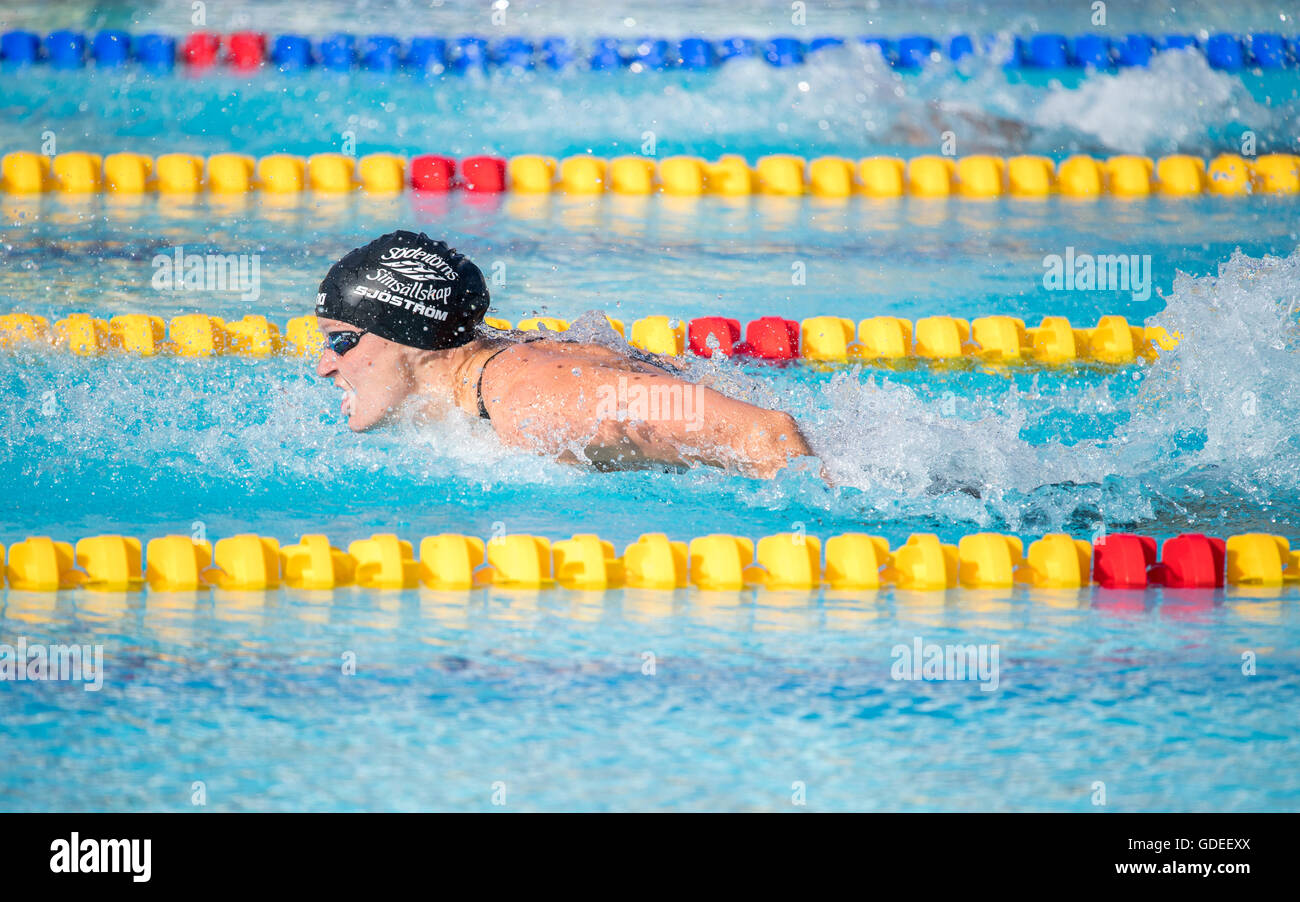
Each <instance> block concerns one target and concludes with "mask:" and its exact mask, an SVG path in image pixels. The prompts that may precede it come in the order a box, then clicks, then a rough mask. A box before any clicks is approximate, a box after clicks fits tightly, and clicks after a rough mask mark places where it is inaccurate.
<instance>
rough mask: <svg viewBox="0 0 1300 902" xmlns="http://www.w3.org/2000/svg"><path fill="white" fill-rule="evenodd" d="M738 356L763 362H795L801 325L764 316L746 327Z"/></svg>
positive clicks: (789, 320) (737, 347)
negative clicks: (744, 355) (745, 355)
mask: <svg viewBox="0 0 1300 902" xmlns="http://www.w3.org/2000/svg"><path fill="white" fill-rule="evenodd" d="M736 353H737V354H748V355H749V356H751V357H758V358H759V359H761V360H793V359H794V358H796V357H798V356H799V324H798V323H797V322H795V321H794V320H792V319H783V318H782V317H779V316H763V317H759V318H758V319H756V320H754V321H753V322H752V323H750V324H749V325H748V326H746V327H745V340H744V341H743V342H741V343H740V344H739V345H737V346H736Z"/></svg>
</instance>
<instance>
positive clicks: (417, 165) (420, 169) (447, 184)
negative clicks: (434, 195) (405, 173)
mask: <svg viewBox="0 0 1300 902" xmlns="http://www.w3.org/2000/svg"><path fill="white" fill-rule="evenodd" d="M455 178H456V161H455V160H453V159H452V158H451V157H442V156H438V155H437V154H424V155H423V156H419V157H412V158H411V187H412V188H414V189H415V190H416V191H438V192H443V191H450V190H451V186H452V182H453V180H454V179H455Z"/></svg>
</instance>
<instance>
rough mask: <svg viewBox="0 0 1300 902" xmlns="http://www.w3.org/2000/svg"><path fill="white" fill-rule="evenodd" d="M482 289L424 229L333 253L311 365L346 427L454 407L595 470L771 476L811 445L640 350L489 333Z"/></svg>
mask: <svg viewBox="0 0 1300 902" xmlns="http://www.w3.org/2000/svg"><path fill="white" fill-rule="evenodd" d="M488 300H489V299H488V291H487V285H486V283H485V282H484V279H483V274H482V272H481V271H480V270H479V268H478V267H477V266H475V265H474V264H473V263H472V262H470V260H469V259H467V258H466V257H465V256H463V255H462V254H459V253H457V252H456V251H455V250H453V249H451V248H450V247H448V246H447V244H446V243H445V242H442V241H434V240H432V239H430V238H429V237H428V236H426V235H424V234H416V233H414V232H407V231H398V232H392V233H390V234H388V235H384V236H383V237H381V238H377V239H375V240H374V241H372V242H371V243H370V244H368V245H366V246H365V247H362V248H358V249H356V250H354V251H352V252H351V253H349V254H348V255H347V256H345V257H344V258H343V259H341V260H340V261H339V262H337V263H335V264H334V266H332V267H331V268H330V271H329V273H328V274H326V276H325V280H324V281H323V282H321V286H320V292H319V293H318V294H317V296H316V316H317V320H318V323H319V326H320V330H321V332H322V333H323V334H324V336H325V347H324V349H323V351H322V353H321V357H320V361H319V362H318V363H317V365H316V373H317V375H319V376H320V377H322V378H325V379H333V381H334V384H335V385H336V386H338V387H339V388H341V389H342V390H343V391H344V397H343V404H342V412H343V414H344V416H346V417H347V421H348V426H349V428H351V429H352V430H353V431H356V432H361V431H364V430H366V429H370V428H371V427H373V426H376V425H379V424H381V423H383V422H385V421H386V420H389V419H391V418H392V417H394V416H395V415H396V414H397V412H398V411H399V410H403V409H409V406H410V405H415V408H416V410H417V412H433V411H436V410H438V409H440V408H445V407H446V406H448V405H450V406H453V407H457V408H459V409H460V410H462V411H464V412H465V413H467V414H469V415H471V416H477V417H481V418H483V419H486V420H488V421H489V422H490V423H491V424H492V428H493V429H494V430H495V431H496V434H497V436H498V438H499V439H500V440H501V441H502V442H503V443H504V444H506V445H509V446H513V447H519V448H527V449H530V450H534V451H537V452H538V453H542V454H547V455H551V456H554V457H556V458H557V459H558V460H561V461H564V462H569V463H584V462H585V463H589V464H591V465H594V466H595V467H597V468H599V469H635V468H643V467H656V466H658V467H688V466H692V465H695V464H707V465H709V466H714V467H722V468H726V469H734V470H737V471H739V472H741V473H744V474H745V475H748V476H756V477H762V478H768V477H771V476H773V475H774V474H775V473H776V472H777V471H779V470H780V469H782V468H783V467H785V466H786V464H787V463H788V462H789V461H790V460H791V459H793V458H797V457H804V456H811V455H812V451H811V450H809V448H808V444H807V442H806V441H805V440H804V437H803V435H802V434H801V433H800V431H799V427H798V426H797V425H796V423H795V421H794V419H793V418H792V417H791V416H790V415H789V414H787V413H784V412H782V411H777V410H768V409H766V408H763V407H758V406H755V405H753V404H748V403H746V402H744V401H738V400H736V399H734V398H729V397H727V396H726V395H724V394H722V393H720V392H718V391H715V390H714V389H711V388H708V387H705V386H703V385H697V384H694V383H692V382H689V381H687V380H685V379H682V378H680V376H679V371H678V370H677V369H676V368H675V367H673V366H671V365H670V364H668V363H666V362H664V361H661V360H660V359H658V358H656V357H654V356H653V355H650V354H645V353H643V352H639V351H637V350H636V349H629V350H628V351H627V352H621V351H619V350H615V349H613V348H607V347H605V346H604V345H600V344H595V343H586V342H574V341H561V340H557V339H555V338H551V337H547V335H546V333H541V334H538V335H532V334H530V336H529V337H528V338H527V339H516V338H513V337H510V336H506V335H503V334H502V333H499V332H495V330H490V329H488V328H486V327H483V326H482V322H483V317H484V314H485V313H486V312H487V309H488ZM494 332H495V334H493V333H494Z"/></svg>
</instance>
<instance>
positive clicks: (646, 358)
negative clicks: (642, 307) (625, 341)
mask: <svg viewBox="0 0 1300 902" xmlns="http://www.w3.org/2000/svg"><path fill="white" fill-rule="evenodd" d="M541 340H542V339H541V338H540V337H539V338H526V339H524V340H523V341H520V342H514V343H511V344H508V345H506V346H505V347H504V348H498V349H497V350H495V351H493V352H492V353H491V354H489V355H488V358H487V359H486V360H484V361H483V366H482V368H481V369H480V370H479V371H478V415H479V417H480V418H481V419H484V420H490V419H492V417H491V415H490V414H489V413H488V409H487V405H486V404H484V403H483V376H484V374H486V373H487V367H488V364H489V363H491V362H492V361H493V359H494V358H495V357H496V356H497V355H498V354H500V353H502V352H504V351H508V350H510V349H511V348H513V347H514V346H515V345H516V344H527V343H528V342H530V341H541ZM628 356H629V357H631V358H632V359H633V360H637V361H640V362H641V363H648V364H650V365H651V366H653V367H658V368H659V369H661V370H663V371H664V372H665V373H667V374H668V375H670V376H680V375H681V372H682V371H681V370H680V369H679V368H678V367H676V366H674V365H673V364H670V363H668V362H667V361H664V360H659V359H657V358H656V357H654V356H652V355H650V354H647V353H646V352H645V351H642V350H641V349H639V348H628Z"/></svg>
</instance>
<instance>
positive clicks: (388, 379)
mask: <svg viewBox="0 0 1300 902" xmlns="http://www.w3.org/2000/svg"><path fill="white" fill-rule="evenodd" d="M317 325H318V326H319V327H320V330H321V333H322V334H323V335H324V336H325V338H326V343H325V348H324V350H322V351H321V355H320V360H319V361H317V363H316V375H318V376H320V377H321V378H322V379H333V380H334V384H335V385H336V386H338V387H339V388H340V389H342V390H343V404H342V407H341V410H342V412H343V415H344V416H345V417H347V418H348V428H349V429H351V430H352V431H353V432H363V431H365V430H366V429H369V428H371V427H372V426H375V425H377V424H379V423H382V422H383V421H384V420H385V419H386V418H387V417H389V416H391V415H392V413H393V412H394V411H395V410H397V408H398V407H399V406H401V404H402V402H403V401H405V400H406V399H407V398H409V397H410V396H411V395H412V394H413V393H414V392H415V391H416V389H417V383H416V380H415V377H414V369H413V367H412V365H411V364H412V357H413V355H412V352H413V350H414V349H412V348H408V347H406V346H405V345H399V344H397V343H396V342H392V341H389V340H388V339H386V338H380V337H379V336H378V335H372V334H370V333H368V332H367V333H366V334H365V335H362V336H361V340H360V341H358V342H357V343H356V344H355V345H354V346H353V347H352V348H351V349H349V350H346V351H344V352H343V353H341V354H339V353H335V352H334V351H332V350H331V349H330V346H329V341H328V339H329V336H330V334H331V333H334V332H361V331H363V330H362V329H360V328H359V327H357V326H353V325H351V324H350V323H345V322H341V321H339V320H336V319H325V318H324V317H320V318H318V319H317Z"/></svg>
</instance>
